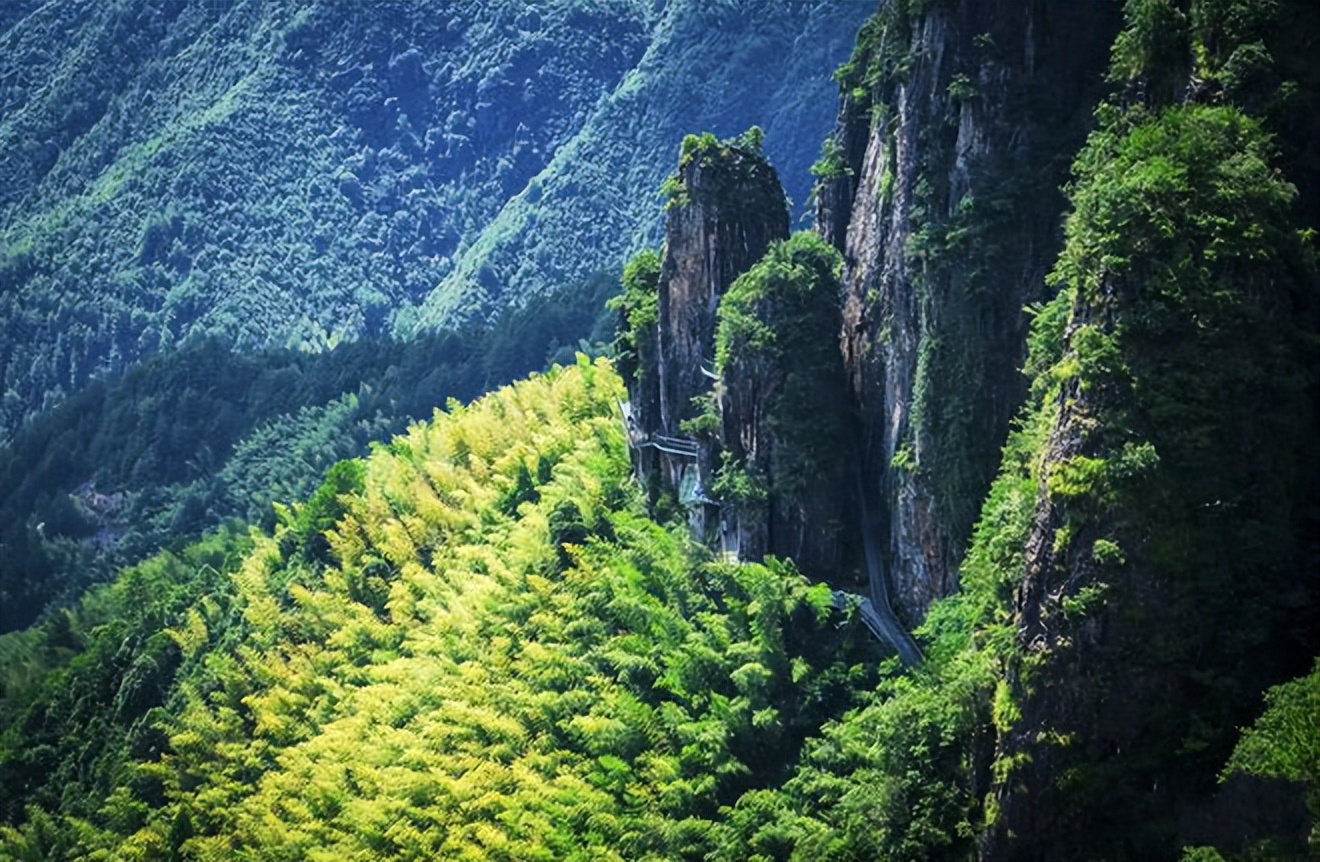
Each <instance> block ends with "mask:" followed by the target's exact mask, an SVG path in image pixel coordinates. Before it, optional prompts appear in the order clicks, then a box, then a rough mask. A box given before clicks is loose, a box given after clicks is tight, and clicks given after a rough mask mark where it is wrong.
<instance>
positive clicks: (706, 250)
mask: <svg viewBox="0 0 1320 862" xmlns="http://www.w3.org/2000/svg"><path fill="white" fill-rule="evenodd" d="M668 188H669V191H670V200H669V204H668V208H669V214H668V218H667V220H666V225H665V245H664V252H663V257H662V262H661V265H660V271H659V273H658V278H657V281H656V291H657V299H656V302H657V305H656V310H655V317H656V319H655V324H654V326H655V329H654V341H653V344H654V347H653V348H652V347H651V346H650V345H651V343H652V342H651V336H650V335H649V334H643V335H641V336H640V337H639V338H638V339H637V341H638V346H639V349H638V362H639V368H638V369H637V372H636V375H635V379H634V380H633V381H631V382H630V384H629V395H630V398H631V399H632V400H633V404H634V405H635V406H634V408H633V409H632V422H633V427H632V428H631V434H632V436H633V442H634V448H635V450H636V451H635V454H636V456H637V463H638V468H639V473H640V474H641V475H642V476H643V477H644V479H645V480H646V481H647V482H648V484H650V485H651V486H652V487H653V490H654V489H655V488H656V486H658V487H660V488H667V489H669V490H671V491H673V492H674V493H676V494H677V495H678V497H679V499H680V502H682V503H683V504H684V505H687V506H688V507H689V510H690V511H691V512H692V513H693V517H694V529H696V530H697V531H698V532H702V533H704V532H705V531H706V521H705V517H704V506H703V504H701V502H700V501H701V499H703V498H704V497H705V493H704V487H705V485H706V484H708V482H709V479H710V476H711V474H712V472H713V468H714V464H713V459H712V452H711V450H710V447H709V445H707V446H698V445H697V443H696V441H695V440H694V439H693V438H692V437H690V436H689V435H688V434H687V431H686V430H685V424H686V423H688V422H689V421H690V420H693V419H695V418H696V417H697V416H698V415H699V414H700V413H701V412H702V409H701V408H700V407H698V406H696V405H695V404H694V403H693V399H694V398H696V397H697V396H700V395H704V394H706V393H709V392H710V390H711V387H712V378H713V376H714V371H713V368H714V356H715V328H716V311H717V309H718V308H719V303H720V299H721V298H722V297H723V296H724V294H725V293H726V292H727V291H728V289H729V287H730V286H731V285H732V284H733V282H734V280H735V279H736V278H737V277H738V276H739V275H741V274H742V273H743V272H746V271H747V270H748V269H749V268H750V267H751V266H752V264H754V263H755V262H756V261H757V260H759V259H760V258H761V256H762V255H764V254H765V252H766V249H767V248H769V246H770V244H771V243H772V242H773V241H774V240H777V239H784V238H786V237H787V236H788V208H787V205H786V202H785V198H784V192H783V188H782V187H781V186H780V185H779V179H778V177H777V175H776V174H775V171H774V168H772V167H771V166H770V164H769V162H767V161H766V160H765V158H764V157H763V156H762V155H761V153H760V151H759V140H756V139H755V137H754V136H753V137H747V138H746V139H736V140H734V141H724V142H720V141H717V140H716V139H715V137H714V136H713V135H709V134H707V135H704V136H701V137H697V136H689V137H688V138H687V139H685V141H684V144H683V151H682V155H681V159H680V163H679V168H678V172H677V173H676V174H675V175H674V177H673V178H672V179H671V180H670V182H669V184H668ZM647 325H648V326H649V325H650V324H647ZM698 460H700V462H701V467H700V469H698ZM711 514H714V513H711Z"/></svg>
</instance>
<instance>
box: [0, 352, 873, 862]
mask: <svg viewBox="0 0 1320 862" xmlns="http://www.w3.org/2000/svg"><path fill="white" fill-rule="evenodd" d="M621 394H622V385H621V382H620V381H619V380H618V378H617V377H616V376H615V375H614V373H613V372H612V371H611V370H610V369H609V368H608V367H607V366H605V365H604V364H601V363H597V364H595V365H591V364H588V363H587V362H586V360H582V361H581V362H580V363H579V365H577V366H575V367H572V368H568V369H557V370H555V371H552V372H551V373H549V374H547V375H544V376H540V377H534V378H532V379H529V380H525V381H522V382H520V383H518V384H516V385H514V386H513V387H510V388H508V389H505V390H501V391H500V392H498V393H495V394H494V395H491V396H488V397H486V398H484V399H482V400H480V401H478V402H476V403H474V404H473V405H471V406H469V407H466V408H464V407H459V406H458V405H456V404H452V405H451V408H450V411H449V412H448V413H445V414H439V413H438V414H437V415H436V418H435V419H434V420H433V421H432V422H430V423H423V424H418V425H415V426H413V427H412V428H411V429H409V431H408V433H407V434H405V435H403V436H401V437H398V438H396V439H395V440H394V441H393V442H392V443H391V444H389V446H386V447H381V448H379V449H377V451H376V452H375V453H373V455H372V456H371V457H369V458H367V459H366V460H365V461H363V462H351V461H350V462H344V463H343V464H341V465H339V466H338V467H336V468H335V470H334V471H332V473H331V475H330V477H329V479H328V480H327V484H326V486H325V487H324V488H323V489H322V491H320V492H318V493H317V494H316V495H315V496H314V497H313V498H312V499H311V500H310V501H309V502H308V503H306V504H303V505H297V506H293V507H291V508H288V509H284V510H283V512H282V515H281V523H280V524H279V526H278V527H277V528H276V530H275V532H274V534H273V535H261V534H253V535H252V536H251V537H250V538H249V539H246V540H244V542H246V543H248V544H250V545H251V547H250V549H249V550H246V551H245V552H244V553H243V554H242V556H241V558H231V559H230V561H229V563H228V565H227V566H226V565H225V564H224V563H222V562H220V561H215V562H214V563H208V564H204V565H202V564H199V561H197V560H194V559H192V558H186V559H185V561H183V562H179V561H173V560H172V559H168V558H167V559H164V560H162V561H161V562H152V563H149V564H144V567H140V568H139V569H137V570H132V571H130V572H128V573H126V574H125V576H124V580H123V581H121V582H120V583H117V584H116V585H114V586H110V587H107V588H104V589H102V590H101V591H99V592H97V593H94V594H93V595H92V596H91V597H89V598H88V599H87V600H86V601H85V602H84V606H83V609H82V610H80V611H78V612H77V613H74V614H71V615H68V616H64V617H61V618H58V620H56V621H52V622H51V623H48V624H47V625H46V627H45V628H44V629H42V630H40V633H39V634H36V635H32V634H23V635H10V636H7V638H6V641H5V645H6V649H7V651H8V652H9V653H10V654H11V655H12V656H15V657H16V658H18V657H22V658H23V660H22V661H19V660H15V661H12V662H9V663H7V668H13V669H14V670H13V671H11V672H10V674H9V676H8V678H7V679H6V698H5V701H4V704H5V713H4V723H5V736H4V737H3V739H4V745H5V747H4V749H3V755H0V765H2V766H0V768H3V769H4V770H5V772H6V777H8V778H9V779H11V780H10V781H8V782H6V784H7V786H11V787H21V788H23V789H24V795H25V798H26V800H27V801H28V802H29V803H30V804H31V806H30V807H29V808H28V809H27V811H26V812H18V811H15V810H12V809H9V810H6V811H5V816H6V817H7V818H10V819H11V822H13V823H14V825H11V826H7V827H5V828H4V830H3V833H0V835H2V838H0V858H10V857H14V858H28V857H30V856H32V855H33V854H35V855H38V856H45V855H51V856H54V857H56V858H70V859H73V858H121V859H153V858H173V854H182V858H194V859H212V858H214V859H232V858H307V859H317V858H326V859H331V858H336V859H338V858H507V859H529V858H547V859H549V858H588V857H589V858H629V859H633V858H638V859H640V858H657V859H658V858H703V857H706V856H708V855H715V854H717V853H720V852H721V847H723V846H725V845H726V844H728V843H729V842H731V841H733V840H734V837H733V835H732V834H731V833H730V830H729V827H728V826H727V824H726V823H725V820H726V817H725V815H722V814H721V811H722V810H723V808H724V807H725V806H729V805H733V804H735V803H736V802H737V800H738V799H739V798H741V797H743V796H745V795H746V794H748V793H754V792H756V791H757V790H758V789H772V788H774V787H776V786H778V785H779V783H780V782H782V780H783V778H784V777H785V773H784V769H783V765H784V764H785V763H788V762H791V761H792V760H793V758H794V755H795V752H796V750H797V749H798V747H799V746H800V745H801V743H802V740H803V739H804V738H805V737H806V736H808V735H809V734H811V733H813V732H814V731H815V730H816V728H817V727H819V725H820V724H821V722H823V721H824V720H825V719H827V718H828V717H830V716H831V715H834V714H837V713H838V712H839V711H841V710H842V709H843V708H846V706H847V704H848V702H849V699H850V696H851V695H850V692H851V690H852V688H853V687H854V686H855V685H856V684H857V683H858V682H859V681H861V680H863V679H866V678H868V676H871V675H870V674H869V673H868V672H867V671H866V670H865V669H864V666H853V665H851V664H850V662H851V661H856V660H858V659H862V658H866V657H868V656H873V654H872V653H871V652H870V650H869V648H864V647H863V646H859V643H864V642H859V641H856V640H855V638H856V637H857V633H856V631H855V629H854V627H852V626H845V627H843V628H839V627H838V625H837V623H838V620H837V619H833V618H832V615H833V614H834V613H836V612H834V611H833V610H832V609H831V596H830V593H829V591H828V589H826V588H824V587H814V588H813V587H809V586H808V584H807V583H806V582H805V581H804V580H803V579H802V578H801V577H800V576H798V575H797V574H795V573H794V572H793V570H792V568H791V566H788V565H785V564H780V563H774V562H771V563H767V564H766V565H749V566H736V565H730V564H723V563H713V562H700V554H699V553H697V552H696V550H695V549H693V548H691V547H689V546H688V545H687V543H686V541H685V540H684V539H683V538H681V536H679V535H676V534H673V533H670V532H667V531H666V530H665V529H664V528H662V527H660V526H658V525H656V524H655V523H653V522H651V521H650V520H649V519H648V518H647V517H646V516H645V515H644V508H643V506H642V501H641V500H640V498H639V496H638V494H637V492H636V491H635V490H634V489H633V488H632V487H631V486H630V483H629V481H628V475H629V465H628V462H627V457H626V453H625V449H624V442H623V427H622V421H621V419H620V418H619V416H618V413H617V409H616V400H617V399H618V398H619V397H620V395H621ZM223 541H224V540H222V539H217V540H214V542H216V543H220V542H223ZM228 541H229V542H230V543H231V544H232V542H233V541H234V540H228ZM694 554H696V556H694ZM189 565H195V566H198V568H196V569H195V574H192V575H190V576H189V575H188V571H187V570H188V566H189ZM164 569H168V570H169V571H170V572H172V573H173V574H174V575H176V576H179V575H183V576H184V577H183V578H182V583H183V584H185V586H182V587H174V588H172V590H171V591H170V596H178V595H179V594H180V592H181V591H183V592H186V591H188V590H191V591H192V595H193V599H192V601H191V602H178V601H177V600H175V599H172V598H171V599H167V598H166V596H165V595H162V596H161V597H160V598H158V599H157V598H155V597H150V596H142V594H141V585H143V584H144V583H151V581H149V580H147V581H144V578H147V577H149V576H151V575H152V573H155V572H158V571H162V570H164ZM221 569H226V570H227V571H229V572H230V573H231V574H230V576H229V577H227V578H225V577H218V576H217V572H218V571H220V570H221ZM134 584H137V585H139V586H138V587H136V588H134V587H133V586H132V585H134ZM135 597H136V598H135ZM129 601H135V602H139V603H141V607H144V608H147V607H149V608H151V611H135V612H133V613H128V614H126V615H125V619H124V620H121V621H118V622H116V623H115V624H114V625H113V626H109V627H107V626H101V627H99V628H97V627H95V626H96V623H97V621H98V620H101V619H105V618H106V616H107V609H112V610H109V615H111V616H113V615H114V611H127V610H129V608H127V607H122V606H119V607H117V605H118V604H119V603H121V602H129ZM98 609H102V610H98ZM57 622H58V623H59V624H58V625H57V624H56V623H57ZM61 639H63V641H64V642H63V643H60V640H61ZM121 642H122V643H123V646H117V645H118V644H120V643H121ZM116 648H118V649H119V651H120V653H121V654H122V657H121V658H119V659H117V660H116V659H113V658H112V656H111V655H109V654H107V653H106V650H111V651H113V650H114V649H116ZM70 649H73V650H75V652H74V653H72V655H73V656H74V657H73V658H72V659H69V658H68V656H69V655H70V653H69V652H68V651H69V650H70ZM125 651H127V652H125ZM42 656H44V658H43V657H42ZM872 660H873V658H872ZM39 661H46V662H48V663H52V664H54V665H55V669H54V670H53V671H49V672H48V673H47V675H46V677H45V678H44V683H42V684H40V685H37V686H35V687H34V686H33V684H32V683H31V682H25V681H24V680H23V679H22V678H15V677H17V676H18V670H17V669H18V668H21V667H23V666H25V663H26V666H32V663H33V662H39ZM125 667H127V668H128V669H127V670H125ZM146 668H150V669H151V673H152V675H150V676H149V677H148V678H147V680H146V681H145V682H144V681H143V679H142V676H143V674H144V673H146V670H145V669H146ZM871 678H873V677H871ZM84 680H97V681H98V682H97V684H98V685H99V686H100V690H99V693H96V694H93V695H92V698H91V699H90V700H89V699H82V700H78V701H72V697H73V694H74V693H75V692H76V690H77V686H78V685H80V684H82V681H84ZM57 682H58V684H57ZM116 689H117V690H118V691H119V694H114V693H113V692H114V690H116ZM95 728H100V729H101V731H100V733H99V735H98V737H97V739H98V745H100V748H99V749H98V754H97V757H96V759H95V760H94V761H93V762H92V763H91V764H87V763H83V764H82V770H83V771H82V772H79V773H78V774H79V776H80V778H79V782H80V783H78V784H77V785H76V789H74V790H67V789H66V788H62V787H61V786H60V785H59V784H57V783H55V782H54V781H52V779H53V778H57V776H58V775H59V774H61V773H60V772H59V770H68V769H74V770H77V769H78V768H79V767H78V766H75V763H77V762H78V758H79V752H80V748H81V747H80V746H74V745H73V744H72V741H73V740H76V739H78V738H79V737H80V736H81V735H82V734H86V733H90V732H92V730H93V729H95ZM43 733H45V734H47V735H48V736H51V737H55V738H56V739H59V740H62V741H63V743H62V744H64V745H65V746H66V747H64V748H58V747H56V748H54V749H41V748H40V746H34V745H33V744H32V743H34V742H36V741H38V740H40V739H42V738H43V736H42V734H43ZM43 751H44V753H42V752H43ZM34 752H36V753H34ZM88 770H90V771H88ZM84 775H85V776H87V777H86V778H85V779H84V778H82V776H84ZM62 791H63V792H62Z"/></svg>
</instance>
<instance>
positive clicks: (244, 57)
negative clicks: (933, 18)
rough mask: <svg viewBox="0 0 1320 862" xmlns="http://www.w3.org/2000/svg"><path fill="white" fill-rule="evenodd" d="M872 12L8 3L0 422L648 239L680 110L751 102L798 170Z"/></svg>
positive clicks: (731, 113)
mask: <svg viewBox="0 0 1320 862" xmlns="http://www.w3.org/2000/svg"><path fill="white" fill-rule="evenodd" d="M19 5H20V4H7V8H6V12H7V13H8V12H9V11H10V8H11V7H13V8H17V7H18V6H19ZM867 11H868V10H867V9H866V8H865V4H856V3H850V2H838V1H837V0H834V2H826V3H821V4H761V3H758V2H754V0H740V2H737V3H732V4H720V5H719V6H718V7H710V6H709V4H706V3H698V2H692V0H674V2H670V3H667V4H663V5H662V6H656V4H651V3H645V2H639V0H610V2H582V0H556V2H550V3H544V4H537V5H536V7H535V8H530V7H528V6H527V4H525V3H521V2H471V0H464V2H459V3H446V4H444V5H443V6H442V7H436V6H435V5H434V4H431V3H427V2H420V0H389V2H382V3H372V4H367V5H360V4H353V3H350V4H344V3H338V2H313V3H294V2H286V0H280V2H254V0H241V2H236V3H223V4H217V3H214V2H206V0H191V2H190V0H114V2H108V3H91V2H73V3H63V4H44V5H42V6H40V7H38V8H33V9H32V10H30V14H15V15H14V16H12V17H10V16H8V15H6V17H4V18H2V19H0V21H3V22H4V23H5V25H6V26H5V27H4V29H3V30H0V81H3V84H0V107H3V110H0V147H3V149H4V150H5V152H6V154H7V157H6V159H5V160H4V162H3V164H0V284H3V285H4V286H5V288H6V289H5V290H4V291H3V292H0V320H3V321H4V327H5V331H6V333H7V334H12V337H11V338H6V339H4V340H3V341H2V342H0V377H2V378H3V392H2V393H0V439H4V437H6V436H7V435H8V433H9V432H11V431H12V430H13V429H14V428H15V427H16V426H17V425H19V424H20V423H21V422H22V421H23V420H24V419H26V418H28V417H30V416H32V415H33V414H35V413H39V412H41V411H42V410H44V409H46V408H48V407H50V406H51V405H53V404H54V403H55V402H57V401H58V400H59V399H60V398H61V397H63V396H66V395H68V394H71V393H72V392H74V391H76V390H77V389H79V388H81V387H82V386H83V385H85V384H86V383H87V381H88V380H89V379H92V378H94V377H98V376H104V375H106V374H115V373H118V372H120V371H122V370H123V369H124V368H126V367H128V366H130V365H132V364H133V363H135V362H137V361H139V360H140V359H141V358H143V357H145V356H147V355H150V354H152V353H154V352H156V351H158V350H170V349H173V348H175V347H177V346H178V345H179V344H181V343H182V342H183V341H184V340H185V339H187V338H188V337H189V336H194V337H195V336H199V335H209V336H219V337H222V338H224V339H226V340H227V341H230V342H233V343H235V344H236V345H238V346H240V347H242V348H243V349H251V348H254V347H261V348H279V347H292V348H298V347H303V346H305V347H307V348H309V349H314V350H319V349H326V348H329V347H333V346H334V345H336V344H338V343H340V342H343V341H347V340H352V339H356V338H364V337H375V336H381V335H385V334H393V335H395V336H398V337H411V336H412V335H413V334H414V332H415V331H416V329H417V328H418V326H419V325H422V324H425V325H427V326H438V325H441V324H446V325H447V324H451V323H453V322H454V321H455V320H456V319H458V318H461V317H463V316H471V315H476V316H478V317H480V318H482V319H484V318H486V317H488V316H490V315H493V314H494V313H495V312H496V311H498V310H499V309H501V308H504V307H506V306H509V305H517V304H519V303H520V302H522V301H524V300H525V299H526V298H527V297H528V296H530V295H533V294H540V295H544V294H546V293H548V292H550V291H551V290H553V289H555V288H559V287H562V286H564V285H571V284H576V283H580V282H582V281H585V280H586V279H588V278H589V277H591V276H592V275H593V274H595V273H598V272H600V271H604V270H608V271H612V270H613V269H614V268H615V267H617V265H618V264H619V262H621V260H622V258H623V256H624V255H625V254H626V253H627V252H629V251H631V250H632V249H635V248H636V247H638V246H639V245H640V244H641V242H642V241H643V240H644V239H645V238H648V237H649V238H654V236H655V235H656V233H657V231H658V227H659V214H658V211H657V209H656V207H655V200H654V197H653V193H654V189H655V188H656V186H657V185H659V183H660V181H661V180H662V179H663V178H664V176H665V173H666V172H667V171H668V170H669V161H670V153H671V150H670V148H671V147H672V142H673V141H674V140H677V139H678V138H679V137H680V136H681V135H682V134H683V133H684V132H685V131H687V130H689V129H691V128H701V127H712V126H713V127H718V128H721V129H725V128H727V129H728V130H729V131H730V132H732V131H734V130H737V129H742V128H745V127H746V126H747V125H750V124H752V123H754V122H759V123H762V124H763V125H765V126H766V127H767V128H769V129H770V130H771V139H770V141H769V143H768V146H769V148H770V149H771V150H772V151H773V152H774V153H775V156H776V158H777V159H778V160H780V161H781V163H782V164H784V165H788V166H794V167H795V170H794V173H795V174H802V175H803V176H805V166H806V164H807V163H808V162H809V161H810V158H811V154H812V153H813V152H814V149H815V146H816V144H815V142H816V140H817V139H818V138H819V136H820V134H821V133H822V131H823V129H824V128H825V127H826V125H827V124H828V122H829V120H830V115H831V106H830V105H829V101H828V99H827V98H823V97H824V96H826V95H827V93H828V89H829V87H828V83H827V81H826V80H825V78H824V75H823V74H822V70H824V69H827V68H828V67H829V66H830V64H831V63H833V62H835V61H836V59H837V57H839V56H840V55H841V53H842V52H844V51H846V48H847V42H848V41H849V40H850V39H851V32H852V30H853V28H854V27H855V26H856V24H857V22H858V21H860V19H861V18H862V17H863V16H864V15H865V14H866V13H867ZM804 32H806V33H809V34H810V36H811V38H799V37H801V36H802V35H803V33H804ZM786 57H787V58H789V61H788V62H787V63H786V62H784V60H785V58H786ZM800 90H805V92H799V91H800ZM787 106H792V108H793V109H792V110H788V109H787ZM726 124H727V125H726ZM796 194H797V195H798V196H799V197H800V199H801V200H805V198H806V188H805V184H804V185H803V187H802V188H801V189H800V190H798V191H797V192H796ZM442 284H443V287H441V285H442ZM433 293H434V294H435V295H434V296H432V294H433ZM423 306H424V307H423ZM419 307H422V310H421V311H420V312H419ZM583 334H584V333H577V334H575V335H574V338H576V337H580V336H581V335H583Z"/></svg>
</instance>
